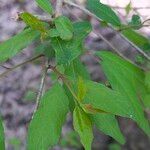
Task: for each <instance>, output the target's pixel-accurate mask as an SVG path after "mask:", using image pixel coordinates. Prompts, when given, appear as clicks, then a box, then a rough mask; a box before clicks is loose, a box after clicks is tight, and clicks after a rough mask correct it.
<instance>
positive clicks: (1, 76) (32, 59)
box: [0, 55, 44, 78]
mask: <svg viewBox="0 0 150 150" xmlns="http://www.w3.org/2000/svg"><path fill="white" fill-rule="evenodd" d="M43 56H44V55H38V56H36V57H33V58H31V59H29V60H27V61H24V62H22V63H20V64H18V65H16V66H14V67H12V68H9V69H8V70H7V71H5V72H3V73H2V74H0V78H3V77H4V76H6V75H7V74H8V73H10V72H12V71H14V70H15V69H17V68H19V67H21V66H23V65H25V64H27V63H30V62H32V61H34V60H36V59H38V58H40V57H43Z"/></svg>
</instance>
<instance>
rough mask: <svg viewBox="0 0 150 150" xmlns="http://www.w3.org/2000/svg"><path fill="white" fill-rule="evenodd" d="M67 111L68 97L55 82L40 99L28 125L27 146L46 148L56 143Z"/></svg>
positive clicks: (39, 149)
mask: <svg viewBox="0 0 150 150" xmlns="http://www.w3.org/2000/svg"><path fill="white" fill-rule="evenodd" d="M58 93H59V94H58ZM67 112H68V98H67V96H66V95H65V93H64V90H63V88H62V87H61V86H60V85H59V84H58V83H56V84H55V85H54V86H53V87H52V88H51V89H50V90H49V91H47V92H46V93H45V95H44V96H43V98H42V99H41V103H40V106H39V108H38V110H37V112H36V113H35V115H34V117H33V120H32V121H31V123H30V125H29V131H28V139H27V148H28V149H29V150H47V149H49V148H51V147H52V146H54V145H55V144H57V142H58V140H59V137H60V134H61V129H62V126H63V124H64V121H65V119H66V114H67Z"/></svg>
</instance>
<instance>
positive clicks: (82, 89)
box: [77, 76, 87, 102]
mask: <svg viewBox="0 0 150 150" xmlns="http://www.w3.org/2000/svg"><path fill="white" fill-rule="evenodd" d="M77 87H78V99H79V100H80V101H81V102H82V100H83V98H84V97H85V94H86V92H87V89H86V86H85V84H84V80H83V78H82V77H81V76H79V78H78V81H77Z"/></svg>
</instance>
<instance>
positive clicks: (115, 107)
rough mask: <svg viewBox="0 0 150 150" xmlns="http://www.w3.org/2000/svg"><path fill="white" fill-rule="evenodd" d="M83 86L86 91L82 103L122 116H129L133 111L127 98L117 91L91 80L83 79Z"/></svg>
mask: <svg viewBox="0 0 150 150" xmlns="http://www.w3.org/2000/svg"><path fill="white" fill-rule="evenodd" d="M85 86H86V88H87V92H86V96H85V97H84V101H83V103H85V104H91V105H92V106H93V108H96V109H100V110H103V111H105V112H108V113H112V114H114V115H119V116H123V117H128V118H130V117H131V116H130V115H131V114H133V112H134V111H133V108H132V106H131V104H130V102H129V101H128V98H126V97H124V96H122V95H121V94H120V93H119V92H116V91H113V90H111V89H109V88H107V87H105V86H104V85H102V84H100V83H96V82H93V81H85ZM127 110H128V111H127Z"/></svg>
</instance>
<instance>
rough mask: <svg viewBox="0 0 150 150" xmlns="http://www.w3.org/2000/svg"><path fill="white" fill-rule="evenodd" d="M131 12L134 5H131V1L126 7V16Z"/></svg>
mask: <svg viewBox="0 0 150 150" xmlns="http://www.w3.org/2000/svg"><path fill="white" fill-rule="evenodd" d="M131 10H132V5H131V1H130V2H129V4H128V5H127V6H126V7H125V11H126V14H127V15H128V14H129V13H130V11H131Z"/></svg>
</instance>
